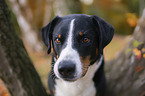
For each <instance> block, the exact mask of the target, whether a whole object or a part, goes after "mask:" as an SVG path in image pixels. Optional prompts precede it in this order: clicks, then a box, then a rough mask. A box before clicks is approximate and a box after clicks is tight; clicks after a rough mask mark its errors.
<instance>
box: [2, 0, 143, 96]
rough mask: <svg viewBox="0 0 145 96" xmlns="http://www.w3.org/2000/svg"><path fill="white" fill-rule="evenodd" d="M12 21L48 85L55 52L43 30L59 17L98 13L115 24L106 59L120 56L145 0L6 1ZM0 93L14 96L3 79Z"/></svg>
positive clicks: (105, 53)
mask: <svg viewBox="0 0 145 96" xmlns="http://www.w3.org/2000/svg"><path fill="white" fill-rule="evenodd" d="M6 1H7V4H8V6H9V9H10V11H11V14H12V21H13V24H14V27H15V29H16V31H17V33H18V35H19V36H20V37H21V38H22V40H23V42H24V45H25V47H26V49H27V51H28V53H29V56H30V58H31V60H32V61H33V63H34V66H35V68H36V70H37V71H38V73H39V75H40V77H41V80H42V82H43V84H44V86H45V87H46V88H47V77H48V74H49V71H50V68H51V67H50V66H51V55H52V53H51V54H49V55H48V54H47V52H46V47H45V46H44V44H43V43H42V41H41V37H40V30H41V28H42V27H43V26H45V25H46V24H48V23H49V22H50V20H51V19H52V18H54V17H55V16H57V15H58V16H64V15H68V14H88V15H98V16H100V17H102V18H103V19H105V20H106V21H107V22H109V23H110V24H112V25H113V26H114V28H115V36H114V38H113V40H112V42H111V43H110V44H109V45H108V46H107V47H106V48H105V50H104V55H105V60H106V61H109V60H112V59H114V58H116V57H117V56H118V54H119V53H120V52H121V50H123V48H124V47H125V46H126V44H127V42H128V41H129V40H130V38H131V34H132V33H133V31H134V28H135V27H136V25H137V23H138V19H139V18H140V16H141V14H142V10H143V8H144V7H145V0H6ZM0 96H10V95H9V93H8V91H7V90H6V88H5V87H4V84H3V82H2V81H1V80H0Z"/></svg>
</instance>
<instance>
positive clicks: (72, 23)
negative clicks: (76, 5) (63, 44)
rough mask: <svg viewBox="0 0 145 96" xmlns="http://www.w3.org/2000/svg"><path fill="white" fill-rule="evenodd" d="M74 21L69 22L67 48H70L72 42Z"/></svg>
mask: <svg viewBox="0 0 145 96" xmlns="http://www.w3.org/2000/svg"><path fill="white" fill-rule="evenodd" d="M74 21H75V19H73V20H72V21H71V24H70V30H69V35H68V36H69V37H68V41H67V47H72V42H73V39H72V37H73V28H74Z"/></svg>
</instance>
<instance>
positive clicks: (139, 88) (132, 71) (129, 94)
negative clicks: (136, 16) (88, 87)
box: [106, 9, 145, 96]
mask: <svg viewBox="0 0 145 96" xmlns="http://www.w3.org/2000/svg"><path fill="white" fill-rule="evenodd" d="M134 40H137V41H138V42H142V43H141V44H140V45H139V46H137V49H138V51H140V52H141V57H140V58H137V56H136V54H135V52H133V51H130V52H128V53H127V50H128V49H131V50H133V49H134V48H135V46H134V45H133V42H134ZM144 48H145V9H144V11H143V15H142V17H141V18H140V21H139V24H138V25H137V27H136V29H135V31H134V34H133V36H132V39H131V41H130V42H129V44H128V46H127V47H126V48H125V50H124V51H123V52H122V53H121V54H120V56H119V57H118V58H117V59H115V60H113V61H111V62H109V63H108V64H106V70H107V73H108V74H107V79H108V93H107V94H106V95H107V96H145V57H144V56H145V50H144Z"/></svg>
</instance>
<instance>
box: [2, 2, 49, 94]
mask: <svg viewBox="0 0 145 96" xmlns="http://www.w3.org/2000/svg"><path fill="white" fill-rule="evenodd" d="M0 78H2V80H3V82H4V83H5V85H6V86H7V88H8V90H9V92H10V94H11V96H48V95H47V93H46V90H45V88H44V87H43V85H42V83H41V81H40V77H39V76H38V73H37V72H36V70H35V68H34V66H33V64H32V62H31V60H30V59H29V56H28V54H27V52H26V50H25V48H24V45H23V43H22V40H21V39H20V38H19V37H18V35H17V34H16V31H15V29H14V27H13V24H12V23H11V18H10V12H9V10H8V7H7V5H6V3H5V0H0Z"/></svg>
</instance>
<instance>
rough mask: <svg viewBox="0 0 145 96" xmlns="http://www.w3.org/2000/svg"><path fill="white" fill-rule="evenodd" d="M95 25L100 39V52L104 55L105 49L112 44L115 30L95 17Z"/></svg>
mask: <svg viewBox="0 0 145 96" xmlns="http://www.w3.org/2000/svg"><path fill="white" fill-rule="evenodd" d="M92 18H93V23H94V24H95V26H96V30H97V32H98V37H99V51H100V52H101V53H103V49H104V47H105V46H106V45H108V44H109V43H110V41H111V40H112V38H113V35H114V28H113V26H111V25H110V24H109V23H108V22H106V21H105V20H103V19H102V18H100V17H98V16H96V15H93V16H92Z"/></svg>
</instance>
